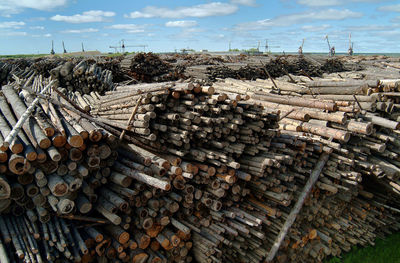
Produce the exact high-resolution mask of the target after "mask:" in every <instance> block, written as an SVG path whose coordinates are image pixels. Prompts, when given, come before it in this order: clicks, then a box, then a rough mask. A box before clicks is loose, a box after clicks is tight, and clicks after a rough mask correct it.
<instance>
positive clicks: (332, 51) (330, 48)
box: [325, 35, 335, 57]
mask: <svg viewBox="0 0 400 263" xmlns="http://www.w3.org/2000/svg"><path fill="white" fill-rule="evenodd" d="M325 38H326V41H327V42H328V48H329V56H331V57H333V56H335V46H332V47H331V44H330V43H329V38H328V35H326V36H325Z"/></svg>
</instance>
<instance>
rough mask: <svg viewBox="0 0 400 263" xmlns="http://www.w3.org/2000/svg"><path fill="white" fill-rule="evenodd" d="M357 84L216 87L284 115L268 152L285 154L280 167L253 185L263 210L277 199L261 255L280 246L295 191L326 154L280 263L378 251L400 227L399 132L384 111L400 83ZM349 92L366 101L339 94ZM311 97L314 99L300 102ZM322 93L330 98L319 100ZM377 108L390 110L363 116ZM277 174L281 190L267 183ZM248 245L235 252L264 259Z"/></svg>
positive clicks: (255, 83)
mask: <svg viewBox="0 0 400 263" xmlns="http://www.w3.org/2000/svg"><path fill="white" fill-rule="evenodd" d="M352 82H353V81H350V82H349V81H347V82H346V81H344V82H343V83H340V82H339V83H335V85H333V83H332V82H326V83H325V84H324V85H322V84H321V83H319V84H318V85H317V83H315V82H310V83H308V84H307V85H306V86H304V87H302V86H296V85H293V84H289V83H287V84H286V85H280V84H282V83H278V85H277V83H275V85H276V86H277V87H278V88H279V90H277V89H276V87H275V86H274V83H272V82H271V81H269V82H268V81H265V80H259V81H253V82H242V81H237V80H232V79H229V80H225V81H223V82H221V83H216V84H215V85H214V87H215V89H216V91H225V92H229V91H233V90H235V91H236V92H238V93H240V94H242V96H246V95H247V96H249V97H250V98H251V99H250V101H251V102H253V103H255V104H258V105H263V106H265V107H268V108H270V109H274V110H281V116H282V117H281V120H280V121H279V126H280V133H281V135H280V136H279V137H277V138H274V139H272V142H271V146H274V148H275V149H274V148H273V149H270V152H271V150H272V151H274V152H276V153H279V154H282V156H285V157H286V159H282V160H281V162H279V163H280V167H279V168H278V169H276V168H275V169H274V168H273V167H272V169H271V168H270V167H268V166H266V165H264V166H262V165H259V167H260V169H261V168H263V169H264V170H262V169H261V172H260V174H264V176H266V178H268V181H265V179H263V180H259V181H260V182H259V183H255V182H256V181H252V183H251V184H252V185H251V186H250V188H251V193H252V194H254V195H255V196H256V197H257V198H256V199H255V200H257V201H258V205H262V204H268V203H270V204H271V200H272V204H273V205H272V207H273V208H274V209H275V210H274V213H276V214H273V216H270V217H269V218H268V220H269V221H270V224H269V225H267V226H266V227H265V231H261V232H262V233H264V234H265V235H267V236H268V238H267V240H268V241H267V242H266V243H264V245H259V246H261V247H262V248H263V250H261V251H263V252H265V251H270V249H269V248H270V247H271V246H273V244H275V243H274V242H275V240H276V238H275V237H274V236H277V235H278V234H279V233H280V231H281V229H282V227H283V225H284V223H285V221H286V220H287V218H288V217H289V216H288V215H289V213H290V211H292V209H293V208H292V206H291V205H290V203H291V200H298V199H299V190H298V189H302V188H303V187H304V185H305V183H306V180H307V178H308V177H309V175H310V174H311V169H312V168H313V167H314V166H315V164H316V163H317V160H318V158H319V156H320V155H321V152H322V151H324V150H327V151H328V152H329V151H332V152H331V153H330V155H329V160H328V161H327V163H326V165H325V167H324V168H323V170H322V173H321V175H320V177H319V179H318V181H317V182H316V185H315V186H316V187H315V188H314V190H313V191H312V193H311V194H310V196H309V197H308V198H307V200H306V202H305V206H304V208H303V209H302V210H301V212H300V214H299V215H298V216H297V220H296V222H295V223H294V224H293V226H292V228H291V229H290V230H289V232H288V234H287V235H286V238H285V239H284V240H283V242H282V245H281V249H280V251H279V253H278V256H277V260H278V261H282V262H287V261H293V262H299V261H317V262H320V261H321V260H322V259H324V258H325V257H327V256H329V255H333V256H339V255H340V253H341V252H342V251H349V250H350V248H351V247H352V246H353V245H358V244H360V245H368V244H374V240H375V238H376V237H380V238H383V237H384V236H385V235H386V234H388V233H391V232H392V231H397V230H398V229H399V227H400V225H399V223H398V216H399V215H398V212H400V210H398V208H399V202H398V195H399V192H398V190H399V183H400V182H399V178H400V177H399V175H400V174H399V171H400V170H399V168H398V160H399V156H398V150H397V147H396V145H397V144H398V139H399V138H400V137H399V134H400V132H399V127H400V126H399V123H398V122H397V115H396V114H395V112H394V110H393V108H391V110H392V111H390V110H388V108H387V105H388V104H391V103H394V102H397V97H396V96H395V94H397V93H396V92H393V91H397V89H398V83H400V82H399V81H398V80H390V81H389V80H383V81H375V82H365V81H364V83H357V84H354V83H353V84H351V83H352ZM352 85H353V86H354V87H352ZM317 86H318V88H317ZM324 87H326V88H324ZM337 87H341V88H337ZM348 90H352V93H353V94H362V95H355V96H352V95H342V94H346V93H347V92H348ZM362 90H363V91H362ZM279 93H280V94H279ZM282 93H287V94H288V93H291V94H293V95H294V94H297V96H289V95H283V94H282ZM310 93H311V94H313V96H314V97H315V98H313V97H311V96H308V95H304V96H300V95H299V94H310ZM320 93H322V94H324V95H326V97H324V95H322V94H321V95H318V94H320ZM328 94H329V95H328ZM384 94H387V95H389V94H391V95H392V96H385V95H384ZM328 96H331V97H328ZM377 98H379V99H377ZM363 102H365V103H364V104H362V103H363ZM373 103H385V104H386V106H385V107H383V106H380V107H378V108H379V109H376V110H374V111H373V112H370V111H368V110H366V108H367V106H368V109H369V108H374V107H371V104H373ZM389 113H390V114H389ZM389 138H390V139H389ZM328 148H330V150H328ZM270 152H269V153H270ZM255 158H259V157H258V155H256V156H255V157H254V156H253V158H243V157H242V159H249V160H250V159H252V160H255ZM257 160H259V161H261V160H262V159H257ZM271 164H272V163H271ZM284 164H286V165H284ZM243 168H244V167H243V165H241V169H243ZM268 169H269V171H268ZM274 170H277V172H275V173H276V175H275V177H276V176H278V178H279V179H280V182H278V184H277V185H274V184H273V183H271V182H270V181H271V179H270V178H274V176H271V173H272V174H274ZM262 171H263V172H262ZM247 172H249V171H247ZM252 175H254V174H252ZM253 178H254V177H253ZM255 178H259V177H255ZM248 200H252V199H247V201H248ZM250 211H251V210H250ZM277 214H279V216H277ZM248 226H249V227H250V226H251V225H248ZM256 240H257V241H260V240H258V239H256ZM247 243H248V238H247V239H245V243H244V244H242V247H241V248H240V249H237V251H238V253H239V254H241V255H252V259H251V260H250V261H249V262H259V260H261V258H262V257H261V255H265V253H264V254H262V253H261V252H260V247H257V246H254V245H251V246H248V245H247ZM261 243H262V242H261ZM261 243H260V244H261ZM248 247H250V249H249V248H248ZM243 248H244V249H243ZM249 250H250V251H249ZM230 251H232V250H230ZM234 255H235V256H236V255H237V254H234ZM244 261H245V260H244Z"/></svg>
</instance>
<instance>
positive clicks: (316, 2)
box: [297, 0, 381, 7]
mask: <svg viewBox="0 0 400 263" xmlns="http://www.w3.org/2000/svg"><path fill="white" fill-rule="evenodd" d="M349 2H354V3H374V2H375V3H379V2H381V0H298V1H297V3H298V4H300V5H306V6H312V7H322V6H338V5H344V4H347V3H349Z"/></svg>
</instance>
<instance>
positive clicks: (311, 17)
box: [234, 9, 362, 31]
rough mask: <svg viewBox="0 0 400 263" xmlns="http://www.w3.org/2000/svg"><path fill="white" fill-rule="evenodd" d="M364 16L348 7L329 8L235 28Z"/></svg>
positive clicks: (263, 26)
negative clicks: (339, 8)
mask: <svg viewBox="0 0 400 263" xmlns="http://www.w3.org/2000/svg"><path fill="white" fill-rule="evenodd" d="M359 17H362V14H361V13H357V12H353V11H350V10H348V9H343V10H337V9H327V10H321V11H313V12H304V13H295V14H290V15H283V16H278V17H275V18H272V19H264V20H258V21H254V22H247V23H241V24H238V25H236V26H235V28H234V29H235V30H240V31H247V30H265V29H268V28H271V27H278V26H279V27H280V26H282V27H283V26H291V25H296V24H300V23H306V22H312V21H318V20H321V21H324V20H326V21H328V20H344V19H348V18H359Z"/></svg>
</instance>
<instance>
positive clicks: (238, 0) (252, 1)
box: [231, 0, 256, 6]
mask: <svg viewBox="0 0 400 263" xmlns="http://www.w3.org/2000/svg"><path fill="white" fill-rule="evenodd" d="M231 3H232V4H237V5H247V6H255V5H256V0H231Z"/></svg>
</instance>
